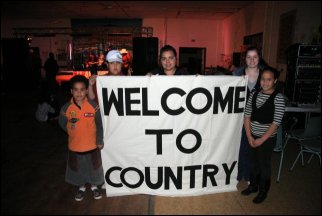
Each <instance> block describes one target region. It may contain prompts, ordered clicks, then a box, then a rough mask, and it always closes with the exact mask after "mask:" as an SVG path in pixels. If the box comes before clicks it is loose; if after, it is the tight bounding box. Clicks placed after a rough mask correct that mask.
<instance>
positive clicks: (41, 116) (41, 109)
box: [35, 96, 56, 122]
mask: <svg viewBox="0 0 322 216" xmlns="http://www.w3.org/2000/svg"><path fill="white" fill-rule="evenodd" d="M51 102H52V101H51V99H50V97H49V96H48V97H43V98H42V99H41V100H40V101H39V103H38V105H37V110H36V113H35V116H36V119H37V121H39V122H47V120H50V119H52V118H54V117H55V116H54V114H55V112H56V110H55V108H54V107H52V106H51Z"/></svg>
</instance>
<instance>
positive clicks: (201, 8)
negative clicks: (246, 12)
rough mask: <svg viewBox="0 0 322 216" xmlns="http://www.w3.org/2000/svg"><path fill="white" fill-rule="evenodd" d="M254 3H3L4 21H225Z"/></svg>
mask: <svg viewBox="0 0 322 216" xmlns="http://www.w3.org/2000/svg"><path fill="white" fill-rule="evenodd" d="M253 2H254V1H4V2H3V1H2V2H1V14H2V15H1V17H2V18H4V19H13V20H14V19H52V21H57V22H59V19H71V18H73V19H94V18H96V19H100V18H127V19H130V18H142V19H144V18H165V17H167V18H177V19H183V18H184V19H211V20H221V19H224V18H226V17H228V16H230V15H232V14H234V13H236V12H238V11H239V10H240V9H242V8H244V7H246V6H248V5H249V4H251V3H253Z"/></svg>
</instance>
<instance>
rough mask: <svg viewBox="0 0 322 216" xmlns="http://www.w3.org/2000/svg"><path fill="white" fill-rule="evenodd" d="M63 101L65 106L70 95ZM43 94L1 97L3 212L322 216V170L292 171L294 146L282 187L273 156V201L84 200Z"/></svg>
mask: <svg viewBox="0 0 322 216" xmlns="http://www.w3.org/2000/svg"><path fill="white" fill-rule="evenodd" d="M63 95H64V94H62V95H61V97H60V102H61V103H63V102H65V100H66V97H63ZM37 99H38V96H37V94H35V93H30V92H15V93H6V94H2V96H1V103H2V110H1V135H2V136H1V164H2V166H1V214H305V215H306V214H321V167H320V165H319V163H318V159H317V158H314V159H313V160H312V162H311V164H310V165H306V166H305V167H301V166H300V165H299V164H298V165H296V167H295V168H294V170H293V171H292V172H289V168H290V166H291V164H292V162H293V160H294V159H295V156H296V151H297V150H296V147H295V145H289V146H288V147H287V152H286V156H285V163H284V166H283V170H282V175H281V181H280V183H276V182H275V179H276V175H277V167H278V162H279V156H280V154H279V153H274V154H273V170H272V174H273V179H272V180H273V181H272V186H271V190H270V192H269V195H268V198H267V200H265V202H264V203H262V204H260V205H255V204H253V203H252V199H253V197H254V196H255V194H253V195H250V196H249V197H245V196H242V195H240V191H241V190H243V189H244V188H245V187H246V185H247V183H246V182H243V181H242V182H240V183H239V184H238V185H237V188H238V191H236V192H229V193H222V194H212V195H204V196H195V197H159V196H150V195H133V196H122V197H109V198H106V197H103V198H102V199H101V200H94V199H93V198H92V197H91V194H90V193H89V192H87V193H86V197H85V199H84V200H83V201H82V202H76V201H74V199H73V195H74V192H75V188H74V187H72V186H71V185H68V184H67V183H65V181H64V176H65V166H66V152H67V147H66V143H67V136H66V135H65V134H64V132H63V131H62V130H61V129H60V128H59V127H58V125H57V122H50V123H39V122H37V121H36V120H35V118H34V112H35V110H36V102H37Z"/></svg>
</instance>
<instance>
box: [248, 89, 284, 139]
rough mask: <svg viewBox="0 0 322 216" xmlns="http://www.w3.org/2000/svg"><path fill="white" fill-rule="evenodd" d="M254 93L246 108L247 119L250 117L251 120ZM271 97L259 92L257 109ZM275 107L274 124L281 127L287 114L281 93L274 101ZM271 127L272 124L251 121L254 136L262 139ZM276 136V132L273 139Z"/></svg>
mask: <svg viewBox="0 0 322 216" xmlns="http://www.w3.org/2000/svg"><path fill="white" fill-rule="evenodd" d="M254 93H255V92H252V93H251V95H250V96H249V99H248V101H247V104H246V108H245V117H249V118H250V117H251V114H252V100H253V96H254ZM270 96H271V95H270V94H263V93H261V92H259V93H258V96H257V101H256V107H257V108H259V107H261V106H262V105H263V104H264V103H265V102H266V100H267V99H268V98H269V97H270ZM274 105H275V111H274V118H273V123H274V124H276V125H280V124H281V122H282V119H283V116H284V112H285V100H284V97H283V95H282V94H281V93H278V94H277V95H276V97H275V99H274ZM270 125H271V124H261V123H259V122H257V121H251V123H250V129H251V132H252V134H253V135H255V136H258V137H261V136H263V135H264V134H265V133H266V131H267V130H268V128H269V126H270ZM275 134H276V131H275V132H274V133H273V134H272V135H271V137H274V136H275Z"/></svg>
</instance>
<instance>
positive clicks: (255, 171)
mask: <svg viewBox="0 0 322 216" xmlns="http://www.w3.org/2000/svg"><path fill="white" fill-rule="evenodd" d="M253 137H254V138H255V139H257V138H259V137H256V136H254V135H253ZM275 144H276V136H274V137H271V138H269V139H267V140H266V141H265V142H264V143H263V144H262V145H261V146H259V147H257V148H251V150H250V151H249V155H248V156H249V160H250V166H251V182H250V183H251V184H252V183H254V184H255V185H258V184H259V186H261V183H263V182H267V181H270V180H271V170H272V165H271V159H272V153H273V149H274V146H275ZM252 179H254V180H256V181H255V182H252Z"/></svg>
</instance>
